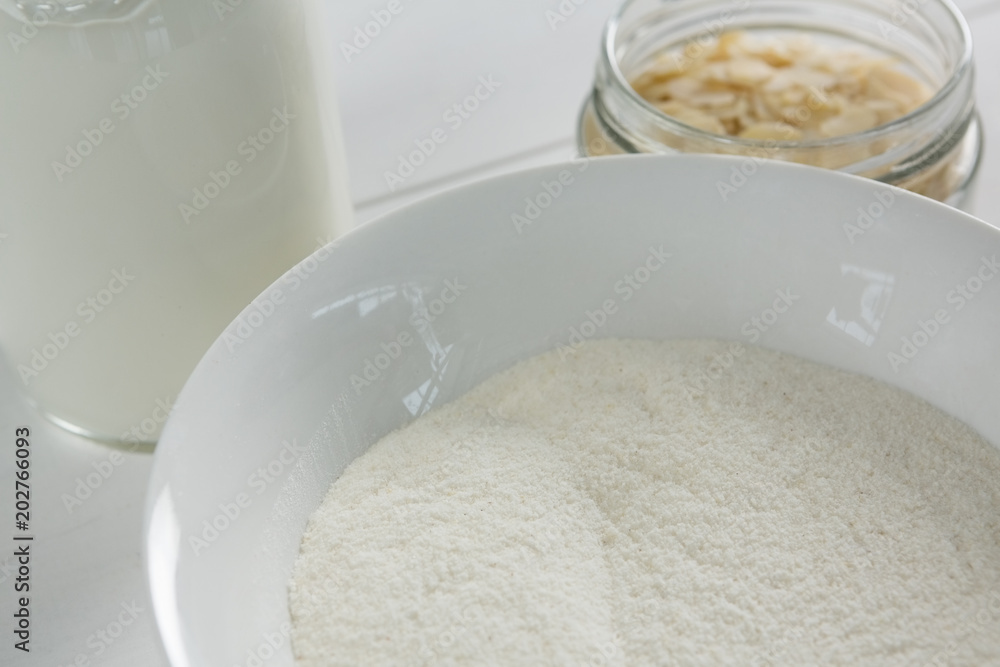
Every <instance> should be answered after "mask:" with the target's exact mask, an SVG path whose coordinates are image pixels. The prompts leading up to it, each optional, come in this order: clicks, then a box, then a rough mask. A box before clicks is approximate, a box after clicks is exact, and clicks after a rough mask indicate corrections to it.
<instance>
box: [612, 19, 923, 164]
mask: <svg viewBox="0 0 1000 667" xmlns="http://www.w3.org/2000/svg"><path fill="white" fill-rule="evenodd" d="M631 85H632V87H633V88H634V89H635V90H636V92H637V93H639V95H641V96H642V97H643V98H644V99H646V100H647V101H649V102H650V103H651V104H653V105H654V106H656V107H657V108H658V109H660V110H661V111H662V112H663V113H665V114H667V115H669V116H672V117H674V118H676V119H677V120H679V121H681V122H682V123H685V124H687V125H691V126H693V127H697V128H699V129H702V130H705V131H707V132H712V133H715V134H722V135H729V136H735V137H740V138H743V139H756V140H765V141H766V140H774V141H794V142H797V141H810V140H818V139H828V138H831V137H838V136H843V135H848V134H855V133H858V132H863V131H865V130H870V129H872V128H875V127H878V126H880V125H884V124H885V123H887V122H890V121H892V120H894V119H896V118H899V117H901V116H904V115H906V114H908V113H910V112H911V111H913V110H914V109H916V108H918V107H920V106H921V105H923V104H924V103H925V102H926V101H927V100H929V99H930V98H931V97H932V95H933V92H934V91H933V90H931V88H930V87H929V86H927V85H926V84H925V83H923V82H922V81H919V80H917V79H915V78H913V77H911V76H910V75H908V74H906V73H905V72H903V71H901V69H900V66H899V63H898V62H896V61H894V60H893V59H890V58H886V57H882V56H879V55H877V54H875V53H869V52H865V51H863V50H861V49H859V48H854V47H848V48H834V47H831V46H827V45H824V44H819V43H817V42H815V41H813V40H812V39H811V38H809V37H808V36H807V35H804V34H797V35H789V36H784V37H769V38H758V37H754V36H751V35H749V34H747V33H744V32H742V31H732V32H727V33H723V34H722V35H720V36H719V38H718V39H716V40H715V42H714V43H713V44H710V45H709V46H708V48H705V49H702V50H699V51H698V52H697V53H696V54H694V57H692V54H691V53H690V50H689V51H670V52H665V53H662V54H660V55H659V56H658V57H657V58H656V60H655V61H654V62H653V63H652V64H651V65H650V66H649V67H648V68H647V69H645V70H644V71H643V72H642V73H641V74H639V75H638V76H637V77H635V78H634V79H633V80H632V81H631ZM857 150H858V151H862V152H864V151H865V150H866V149H865V148H863V147H858V149H857ZM865 157H867V155H865V154H861V153H859V154H858V155H856V156H847V155H838V156H837V159H836V162H842V161H843V160H851V159H857V160H861V159H864V158H865ZM820 161H822V162H826V160H822V159H821V160H820ZM820 166H834V165H827V164H823V165H820Z"/></svg>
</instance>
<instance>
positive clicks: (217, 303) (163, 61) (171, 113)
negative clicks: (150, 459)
mask: <svg viewBox="0 0 1000 667" xmlns="http://www.w3.org/2000/svg"><path fill="white" fill-rule="evenodd" d="M321 10H322V3H321V2H320V0H282V1H281V2H272V1H271V0H214V1H212V2H210V1H208V0H58V1H48V0H46V1H45V2H40V1H34V2H33V1H31V0H17V1H15V0H0V34H3V35H5V38H4V42H6V44H5V46H4V50H3V52H2V53H0V82H2V86H3V95H2V96H0V118H2V119H3V123H2V125H0V146H2V147H3V150H2V152H0V232H2V233H0V238H2V240H3V243H2V245H0V285H2V286H3V287H2V289H0V351H2V353H3V354H4V356H6V357H7V359H8V360H9V362H10V368H11V369H12V370H13V371H14V374H15V377H16V378H17V380H16V383H17V385H18V387H19V388H20V389H21V391H22V393H23V394H24V396H25V397H26V398H27V400H28V401H29V402H30V403H31V404H32V405H34V406H35V407H36V409H37V410H38V411H39V412H40V413H41V414H43V415H45V416H46V417H48V418H49V419H50V420H52V421H53V422H55V423H57V424H59V425H60V426H63V427H64V428H66V429H68V430H71V431H74V432H76V433H80V434H82V435H86V436H88V437H91V438H94V439H99V440H102V441H106V442H108V443H112V444H115V443H117V444H119V445H123V446H124V445H128V446H132V447H143V448H148V447H150V446H152V444H153V443H154V442H155V441H156V439H157V437H158V435H159V432H160V429H161V427H162V425H163V423H164V421H165V420H166V418H167V414H168V413H169V411H170V407H171V405H172V404H173V402H174V400H175V399H176V398H177V395H178V393H179V392H180V390H181V387H182V385H183V384H184V382H185V380H186V379H187V376H188V375H189V374H190V373H191V371H192V370H193V369H194V367H195V365H196V364H197V363H198V361H199V359H201V357H202V355H203V354H204V353H205V351H206V350H207V349H208V347H209V346H210V345H211V344H212V342H213V341H214V340H215V339H216V338H217V337H218V336H219V335H220V334H222V333H223V330H224V329H225V328H226V326H227V325H228V324H229V323H230V322H232V321H233V319H234V318H236V317H237V315H239V314H240V312H241V311H243V310H244V308H246V307H247V306H248V304H250V303H251V300H252V299H254V297H256V296H257V295H258V294H260V293H261V291H262V290H263V289H264V288H265V287H267V286H268V285H270V284H271V283H273V282H274V281H275V280H277V279H278V278H280V277H281V276H282V274H283V273H285V271H287V270H288V269H289V268H291V267H292V266H294V265H295V264H296V263H297V262H298V261H299V260H301V259H302V258H304V257H306V256H308V255H309V254H310V253H311V252H312V251H313V250H315V249H316V248H317V247H319V246H322V245H325V244H326V243H327V242H328V241H330V240H332V239H333V238H334V237H336V236H337V235H339V234H341V233H342V232H344V231H346V230H347V229H349V228H350V227H351V215H352V209H351V200H350V197H349V192H348V185H347V175H346V167H345V165H344V156H343V150H342V141H341V135H340V129H339V124H338V121H337V115H336V109H335V107H334V97H333V93H332V90H331V88H330V86H331V84H332V77H331V76H330V74H329V73H328V71H327V67H328V62H327V58H326V57H325V55H324V52H323V49H324V48H325V42H324V40H323V39H322V35H321V34H319V32H318V28H319V26H322V25H323V23H322V21H321V20H320V19H319V18H318V17H319V16H320V15H321ZM284 287H285V292H286V293H287V292H290V291H291V290H293V289H294V287H295V286H294V285H285V286H284ZM283 298H284V296H282V297H281V299H283ZM279 301H280V299H275V301H274V303H271V302H268V303H258V302H255V303H254V306H255V312H248V313H247V314H246V320H247V322H245V323H243V327H244V329H245V331H246V333H245V335H247V336H248V335H250V334H252V333H253V329H254V328H255V327H257V326H259V322H258V320H261V319H262V318H265V317H268V316H270V314H271V313H272V312H274V310H275V309H276V308H280V303H279ZM256 311H259V312H256ZM244 329H238V330H237V335H238V336H239V338H233V339H232V347H233V349H234V354H237V353H238V352H239V347H240V345H241V344H242V342H243V341H242V338H243V337H244V333H240V332H241V331H243V330H244Z"/></svg>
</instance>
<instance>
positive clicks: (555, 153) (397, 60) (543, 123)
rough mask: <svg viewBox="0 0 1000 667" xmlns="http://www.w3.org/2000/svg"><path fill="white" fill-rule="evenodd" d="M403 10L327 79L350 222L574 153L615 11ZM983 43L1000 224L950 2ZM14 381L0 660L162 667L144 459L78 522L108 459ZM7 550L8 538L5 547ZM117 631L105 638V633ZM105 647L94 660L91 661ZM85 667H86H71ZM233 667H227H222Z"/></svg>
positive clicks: (991, 31)
mask: <svg viewBox="0 0 1000 667" xmlns="http://www.w3.org/2000/svg"><path fill="white" fill-rule="evenodd" d="M401 1H402V3H403V5H404V6H405V9H404V11H403V12H402V13H401V14H400V15H399V16H397V17H396V18H395V19H394V21H393V23H391V24H390V25H389V26H388V27H387V29H386V30H385V32H384V33H383V34H382V35H380V36H379V38H378V39H377V40H375V41H373V42H372V43H371V44H370V45H369V46H368V47H367V48H366V49H365V50H364V51H362V53H361V54H360V55H359V56H357V57H356V58H354V59H353V62H351V63H348V62H346V59H345V58H344V57H343V56H342V55H341V54H340V52H339V51H338V50H335V52H334V55H335V58H336V61H335V66H334V67H335V72H336V78H337V83H338V85H339V91H340V97H341V112H342V115H343V125H344V131H345V135H346V137H347V146H348V156H349V159H350V163H351V164H350V166H351V171H352V174H351V178H352V185H353V192H354V196H355V200H356V202H358V203H359V219H362V220H366V219H370V218H371V217H373V216H375V215H378V214H380V213H382V212H384V211H386V210H389V209H391V208H393V207H395V206H398V205H400V204H402V203H406V202H407V201H410V200H412V199H415V198H420V197H424V196H427V195H429V194H431V193H433V192H436V191H439V190H440V189H442V188H447V187H452V186H453V185H455V184H457V183H460V182H462V181H465V180H469V179H478V178H482V177H485V176H489V175H493V174H496V173H502V172H504V171H511V170H514V169H519V168H523V167H527V166H534V165H540V164H546V163H551V162H556V161H559V160H562V159H568V158H570V157H573V156H574V154H575V147H574V133H575V127H574V123H575V119H576V114H577V111H578V109H579V106H580V103H581V102H582V100H583V98H584V96H585V95H586V92H587V89H588V88H589V86H590V84H591V80H592V76H593V65H594V61H595V58H596V53H597V48H598V41H599V36H600V32H601V28H602V24H603V22H604V20H605V18H606V17H607V16H608V15H609V14H610V13H611V12H612V11H613V9H614V7H615V6H616V4H617V2H612V1H609V0H587V2H585V3H583V4H582V5H581V7H580V11H579V13H578V15H576V16H574V17H573V18H572V19H571V20H570V21H567V22H566V23H563V24H560V25H559V26H558V27H557V29H556V30H555V31H553V30H551V29H550V28H549V25H548V23H547V21H546V19H545V13H544V12H545V10H546V9H548V8H551V7H553V6H555V5H557V4H558V3H557V2H555V1H554V0H544V1H543V2H541V3H539V2H537V1H535V0H510V1H509V2H505V3H486V2H482V0H480V1H469V2H457V1H455V2H447V3H446V2H440V3H427V2H416V1H414V0H401ZM959 5H960V6H961V7H962V8H963V10H964V11H966V12H967V13H968V15H969V16H970V18H971V22H972V25H973V29H974V33H975V36H976V39H977V61H978V62H979V63H980V64H981V66H980V67H979V70H978V73H977V82H978V94H979V103H980V110H981V113H982V116H983V118H984V120H985V124H986V130H987V133H986V134H987V146H986V150H987V152H986V157H985V160H984V163H983V167H982V173H981V177H980V188H979V190H978V193H977V195H976V198H975V200H974V210H975V212H976V213H977V214H979V215H980V216H981V217H983V218H986V219H988V220H993V221H995V222H998V223H1000V188H997V185H998V184H1000V181H998V179H1000V123H998V122H997V120H998V119H1000V68H997V67H996V66H995V64H996V63H998V62H1000V43H998V42H1000V40H997V39H996V38H995V35H997V34H1000V1H997V0H960V2H959ZM381 6H384V3H380V2H369V1H368V0H363V1H361V0H354V1H352V2H349V3H347V2H345V3H338V4H335V5H333V4H332V5H331V9H332V10H333V11H332V15H331V18H330V25H329V33H330V38H331V40H332V41H333V42H334V43H335V44H339V43H340V42H342V41H346V40H349V39H350V38H351V34H352V32H353V28H354V26H357V25H359V24H363V23H364V22H365V20H366V16H367V14H368V12H369V11H371V9H376V8H379V7H381ZM491 74H492V75H493V76H494V78H495V79H496V80H498V81H500V82H501V84H502V87H501V88H500V89H498V90H497V91H496V94H495V96H494V97H492V98H491V99H489V100H487V101H485V102H484V103H483V105H482V108H481V109H480V110H479V111H478V112H477V113H475V114H474V115H472V116H471V117H470V118H469V119H468V121H467V122H464V123H463V125H462V127H460V128H458V129H455V130H454V131H450V133H449V136H448V141H447V142H446V143H445V144H443V145H442V146H441V148H440V150H439V151H438V152H436V154H435V155H434V156H432V158H433V159H429V160H428V161H427V163H426V164H425V165H424V166H423V167H421V169H420V170H418V172H417V173H416V174H414V176H413V177H412V178H411V179H407V182H406V184H405V187H404V188H402V189H401V190H400V191H399V192H397V193H390V192H389V191H388V188H387V186H386V184H385V179H384V171H385V170H387V169H391V168H393V167H394V166H395V162H396V157H397V156H398V155H399V154H400V153H401V152H403V151H406V150H408V149H409V148H410V146H412V142H413V141H414V139H420V138H422V136H423V135H424V134H425V133H427V134H429V132H430V131H431V130H432V129H434V128H435V127H439V126H440V127H442V128H444V127H447V123H446V122H445V121H444V120H443V118H442V115H443V113H444V111H445V110H446V109H447V107H448V106H449V105H450V104H453V103H455V102H458V101H460V100H461V99H462V98H463V97H464V96H466V95H468V94H469V93H470V91H473V90H474V89H475V86H476V85H477V83H476V82H477V79H478V77H479V76H481V75H482V76H489V75H491ZM15 383H16V377H15V376H14V375H13V374H11V373H10V371H9V369H6V368H2V367H0V452H7V453H8V454H6V455H0V484H2V485H4V488H8V489H9V488H11V486H12V479H13V458H12V455H11V454H10V452H11V450H12V443H13V433H14V429H15V428H16V427H18V426H23V425H27V426H29V427H31V428H32V431H33V433H34V437H33V442H34V445H33V446H34V459H33V469H34V474H35V476H34V480H33V484H34V488H35V489H36V493H37V495H36V496H35V498H37V500H36V501H35V505H34V512H35V514H34V516H35V517H36V519H35V521H34V522H33V529H34V530H33V532H34V534H35V536H36V542H35V543H34V545H33V548H34V549H35V551H34V560H33V569H32V577H33V578H34V581H33V589H32V590H33V594H34V596H33V598H32V614H33V617H32V618H33V635H32V649H33V650H32V653H31V654H30V655H28V656H25V655H22V654H19V653H17V652H15V651H14V650H13V649H12V646H11V644H12V642H10V641H9V636H8V640H5V641H4V642H2V643H0V664H3V665H32V666H33V665H38V666H42V665H45V666H47V667H52V666H53V665H55V666H58V667H63V666H65V665H71V664H74V661H76V660H77V658H78V656H84V658H86V659H87V660H88V661H89V664H91V665H101V666H105V665H106V666H109V667H135V666H142V667H159V666H162V665H166V659H165V657H164V656H163V653H162V650H161V649H160V647H159V643H158V640H157V635H156V631H155V626H154V623H153V617H152V613H151V611H150V609H149V605H148V601H147V599H146V587H145V583H144V574H143V569H142V563H141V556H140V548H141V535H140V532H141V522H142V504H143V500H144V498H143V496H144V491H145V484H146V480H147V479H148V475H149V470H150V464H151V458H150V457H149V456H145V455H140V454H129V455H126V460H125V462H124V463H123V464H122V465H121V466H120V467H118V468H116V469H115V471H114V473H113V474H112V475H111V476H110V477H109V478H108V479H107V480H106V481H104V482H102V484H101V486H100V487H99V488H98V489H97V490H95V491H94V492H93V494H92V495H91V496H90V497H89V498H88V499H86V501H85V502H84V504H83V505H82V506H81V507H77V508H75V509H74V510H73V511H72V512H69V511H67V509H66V508H65V506H64V504H63V501H62V499H61V498H62V495H63V494H73V493H74V488H75V486H76V484H77V479H78V478H85V477H86V476H87V474H89V473H91V472H94V470H95V468H94V465H97V466H101V465H102V463H103V462H106V461H107V460H108V457H109V450H108V449H106V448H104V447H102V446H100V445H96V444H93V443H89V442H87V441H85V440H83V439H80V438H77V437H75V436H71V435H69V434H67V433H64V432H62V431H60V430H59V429H56V428H54V427H52V426H49V425H47V424H46V423H45V422H44V421H43V420H42V419H41V418H40V417H39V416H38V415H37V414H35V413H34V412H33V411H32V410H31V409H30V408H29V407H28V406H27V405H25V404H24V403H23V402H22V401H21V400H20V399H19V398H17V395H16V392H15V387H16V384H15ZM6 539H9V538H6ZM10 551H11V550H9V549H7V548H6V547H5V548H3V549H2V550H0V591H2V593H0V614H2V615H3V616H4V617H5V618H8V619H10V618H11V614H12V613H13V602H14V600H13V594H12V589H11V584H12V579H11V571H10V565H11V561H10V559H9V558H8V554H9V552H10ZM133 603H135V605H137V606H138V607H139V608H141V611H139V613H138V616H137V618H136V619H135V621H134V622H133V623H132V624H131V625H129V626H128V627H127V628H125V630H124V632H123V633H122V634H121V635H120V636H119V637H117V638H115V639H114V641H113V642H112V643H111V644H110V645H107V644H106V643H105V642H104V641H102V640H101V639H100V636H99V634H98V633H99V632H100V631H104V630H106V629H107V626H108V625H109V624H113V623H115V622H116V619H117V618H118V617H119V615H120V614H122V613H123V607H122V605H123V604H124V605H126V606H129V605H131V604H133ZM112 629H114V628H112ZM102 648H103V651H102V652H101V653H100V654H98V651H101V650H102ZM81 664H83V663H81ZM227 667H228V666H227Z"/></svg>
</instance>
